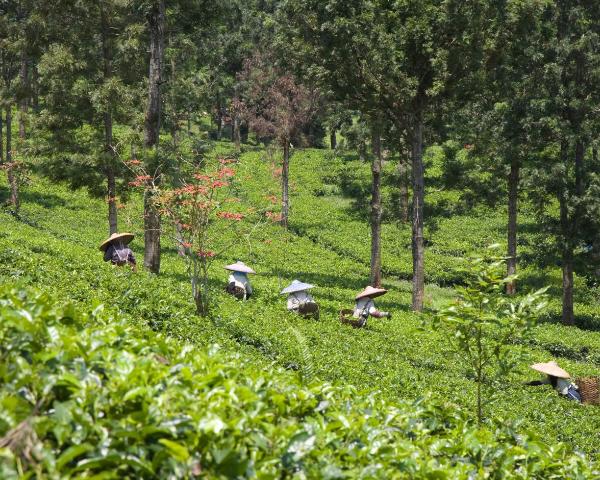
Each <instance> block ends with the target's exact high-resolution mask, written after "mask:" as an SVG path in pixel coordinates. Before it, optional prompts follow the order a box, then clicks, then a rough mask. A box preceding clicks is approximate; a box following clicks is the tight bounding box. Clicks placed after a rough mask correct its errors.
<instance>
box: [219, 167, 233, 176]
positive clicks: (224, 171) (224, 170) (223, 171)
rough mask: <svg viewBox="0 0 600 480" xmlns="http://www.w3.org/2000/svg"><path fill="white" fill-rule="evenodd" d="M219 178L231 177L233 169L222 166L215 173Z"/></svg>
mask: <svg viewBox="0 0 600 480" xmlns="http://www.w3.org/2000/svg"><path fill="white" fill-rule="evenodd" d="M217 175H218V177H219V178H223V177H233V176H234V175H235V171H234V170H233V168H227V167H224V168H222V169H221V170H219V172H218V173H217Z"/></svg>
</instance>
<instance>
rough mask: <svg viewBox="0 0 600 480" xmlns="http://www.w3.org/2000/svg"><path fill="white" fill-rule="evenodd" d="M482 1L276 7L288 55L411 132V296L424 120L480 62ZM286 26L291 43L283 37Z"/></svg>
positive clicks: (416, 297)
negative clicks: (288, 45) (287, 46)
mask: <svg viewBox="0 0 600 480" xmlns="http://www.w3.org/2000/svg"><path fill="white" fill-rule="evenodd" d="M482 3H483V2H481V1H480V0H468V1H458V0H450V1H446V2H438V1H435V0H403V1H401V2H395V3H393V4H390V2H387V1H385V0H376V1H365V0H351V1H347V2H337V1H335V0H327V1H320V0H290V1H288V2H285V3H284V4H283V5H282V8H281V16H280V23H281V24H282V28H281V39H282V41H281V43H282V44H283V43H284V42H287V43H288V44H290V43H291V47H290V48H288V49H287V51H288V56H289V57H291V58H292V59H297V61H298V62H299V63H304V64H306V65H308V67H307V68H306V70H307V71H309V72H312V73H313V74H314V75H315V76H316V77H317V78H319V79H320V80H321V81H323V82H324V83H326V84H327V87H328V90H331V91H333V92H335V93H336V94H337V95H338V96H339V98H340V99H344V100H346V101H348V102H350V103H351V105H352V106H353V107H354V108H357V109H358V110H360V111H362V112H363V113H366V114H370V113H377V114H378V115H382V116H384V118H385V120H386V121H388V122H390V123H393V124H395V125H396V126H397V128H398V131H399V132H404V133H405V134H406V135H407V136H408V138H409V144H410V145H411V155H412V176H413V207H412V209H413V216H412V221H413V225H412V254H413V299H412V306H413V309H414V310H416V311H421V310H422V309H423V300H424V275H425V272H424V238H423V228H424V208H423V207H424V195H425V185H424V165H423V143H424V130H425V128H426V126H427V125H426V119H427V118H429V116H431V115H432V114H433V113H435V111H436V109H435V108H434V107H436V106H437V104H438V103H439V102H440V101H442V100H443V99H445V98H448V97H449V96H452V95H453V94H454V93H455V92H456V90H457V88H456V87H457V85H459V84H460V82H462V81H463V79H464V78H465V77H466V76H467V75H466V73H468V72H469V71H470V70H471V69H472V68H474V65H473V63H477V62H478V61H479V56H478V55H477V54H476V53H477V51H479V50H480V49H481V45H482V32H483V28H482V25H483V19H484V18H485V15H484V14H483V13H484V12H483V11H482V10H483V6H482ZM290 32H291V39H292V40H291V42H290V41H288V39H289V38H290Z"/></svg>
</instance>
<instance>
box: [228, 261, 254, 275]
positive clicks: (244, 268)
mask: <svg viewBox="0 0 600 480" xmlns="http://www.w3.org/2000/svg"><path fill="white" fill-rule="evenodd" d="M224 268H225V270H231V271H232V272H241V273H256V272H255V271H254V270H252V269H251V268H250V267H249V266H248V265H246V264H245V263H244V262H240V261H239V260H238V261H237V262H235V263H232V264H231V265H226V266H225V267H224Z"/></svg>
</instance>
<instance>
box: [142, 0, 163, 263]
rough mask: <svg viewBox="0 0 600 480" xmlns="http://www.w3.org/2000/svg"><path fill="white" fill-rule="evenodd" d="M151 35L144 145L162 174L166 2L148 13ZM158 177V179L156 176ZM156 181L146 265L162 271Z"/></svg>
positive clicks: (149, 200) (147, 223) (150, 194)
mask: <svg viewBox="0 0 600 480" xmlns="http://www.w3.org/2000/svg"><path fill="white" fill-rule="evenodd" d="M146 18H147V22H148V31H149V39H150V62H149V70H148V102H147V106H146V114H145V120H144V147H145V148H146V156H147V164H148V165H147V170H148V171H153V172H155V173H156V175H155V177H156V178H157V179H158V176H159V175H160V164H159V160H158V155H159V153H158V143H159V135H160V88H161V82H162V64H163V58H164V41H165V2H164V0H158V1H155V2H153V4H152V6H151V8H150V10H149V11H148V13H147V17H146ZM155 181H158V180H155ZM154 192H155V189H154V185H153V183H149V184H148V185H147V188H146V190H145V193H144V266H145V267H146V268H147V269H148V270H150V271H151V272H152V273H159V272H160V212H159V209H158V205H157V202H156V199H155V198H154Z"/></svg>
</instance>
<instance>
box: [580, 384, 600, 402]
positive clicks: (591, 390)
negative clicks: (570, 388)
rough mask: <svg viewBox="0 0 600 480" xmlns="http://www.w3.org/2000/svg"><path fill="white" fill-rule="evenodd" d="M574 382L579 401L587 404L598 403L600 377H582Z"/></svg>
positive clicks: (599, 398) (599, 400) (599, 399)
mask: <svg viewBox="0 0 600 480" xmlns="http://www.w3.org/2000/svg"><path fill="white" fill-rule="evenodd" d="M575 383H577V386H578V387H579V393H580V394H581V401H582V402H583V403H587V404H589V405H600V377H582V378H578V379H577V380H576V381H575Z"/></svg>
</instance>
